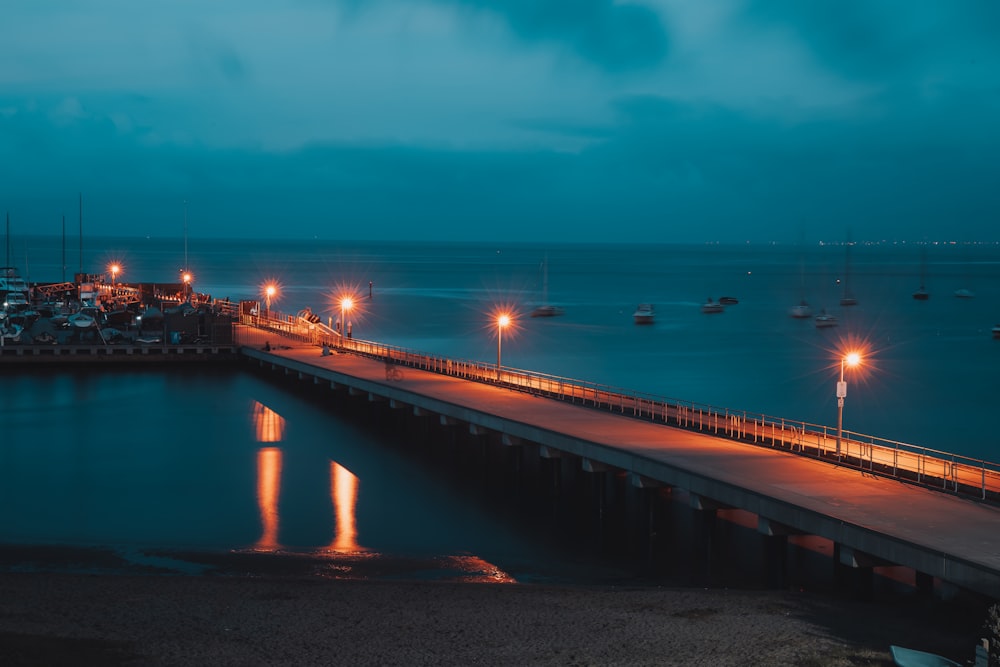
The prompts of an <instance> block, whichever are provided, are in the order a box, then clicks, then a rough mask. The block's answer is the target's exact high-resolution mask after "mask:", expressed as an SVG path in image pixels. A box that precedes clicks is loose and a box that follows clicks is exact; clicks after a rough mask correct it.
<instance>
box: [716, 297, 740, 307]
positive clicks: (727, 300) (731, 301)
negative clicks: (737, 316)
mask: <svg viewBox="0 0 1000 667" xmlns="http://www.w3.org/2000/svg"><path fill="white" fill-rule="evenodd" d="M739 302H740V300H739V299H737V298H736V297H735V296H724V297H720V298H719V303H721V304H722V305H723V306H735V305H736V304H738V303H739Z"/></svg>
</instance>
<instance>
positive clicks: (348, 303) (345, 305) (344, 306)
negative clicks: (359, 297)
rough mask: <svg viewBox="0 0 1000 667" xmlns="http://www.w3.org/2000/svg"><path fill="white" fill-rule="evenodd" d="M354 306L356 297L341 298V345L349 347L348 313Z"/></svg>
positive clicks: (342, 347)
mask: <svg viewBox="0 0 1000 667" xmlns="http://www.w3.org/2000/svg"><path fill="white" fill-rule="evenodd" d="M353 307H354V299H352V298H351V297H349V296H346V297H344V298H343V299H341V300H340V347H341V349H344V348H345V347H347V341H346V340H345V339H346V336H347V313H348V312H350V310H351V308H353Z"/></svg>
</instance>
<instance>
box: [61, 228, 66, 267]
mask: <svg viewBox="0 0 1000 667" xmlns="http://www.w3.org/2000/svg"><path fill="white" fill-rule="evenodd" d="M62 259H63V262H62V269H63V271H62V281H63V282H66V216H65V215H64V216H63V217H62Z"/></svg>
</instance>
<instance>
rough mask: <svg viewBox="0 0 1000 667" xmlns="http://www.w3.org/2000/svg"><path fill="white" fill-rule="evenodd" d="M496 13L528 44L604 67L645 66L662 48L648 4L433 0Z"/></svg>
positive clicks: (661, 32) (662, 32)
mask: <svg viewBox="0 0 1000 667" xmlns="http://www.w3.org/2000/svg"><path fill="white" fill-rule="evenodd" d="M438 1H439V2H444V3H447V4H457V5H460V6H464V7H466V8H469V9H471V10H474V11H476V12H479V13H483V14H490V15H494V16H499V17H500V18H501V19H503V21H504V22H505V23H506V24H507V25H508V26H509V27H510V29H511V30H512V31H513V32H514V34H516V35H517V36H518V37H519V38H520V39H522V40H524V41H525V42H529V43H555V44H563V45H565V46H566V47H567V48H569V49H571V50H572V51H573V52H575V53H576V54H578V55H579V56H581V57H582V58H584V59H585V60H586V61H588V62H591V63H593V64H595V65H597V66H599V67H601V68H602V69H604V70H607V71H609V72H618V73H620V72H626V71H629V70H642V69H649V68H651V67H653V66H655V65H658V64H660V63H661V62H662V61H663V59H664V58H665V56H666V55H667V52H668V47H669V38H668V34H667V29H666V26H665V25H664V22H663V19H662V18H661V16H660V15H659V14H657V12H655V11H654V10H653V9H651V8H649V7H648V6H645V5H642V4H638V3H621V2H616V1H615V0H506V1H505V2H486V1H484V0H438Z"/></svg>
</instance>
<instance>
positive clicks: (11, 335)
mask: <svg viewBox="0 0 1000 667" xmlns="http://www.w3.org/2000/svg"><path fill="white" fill-rule="evenodd" d="M22 331H24V327H22V326H21V325H20V324H14V323H13V322H9V321H7V320H6V319H4V320H0V339H2V342H3V343H18V342H20V341H21V332H22Z"/></svg>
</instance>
